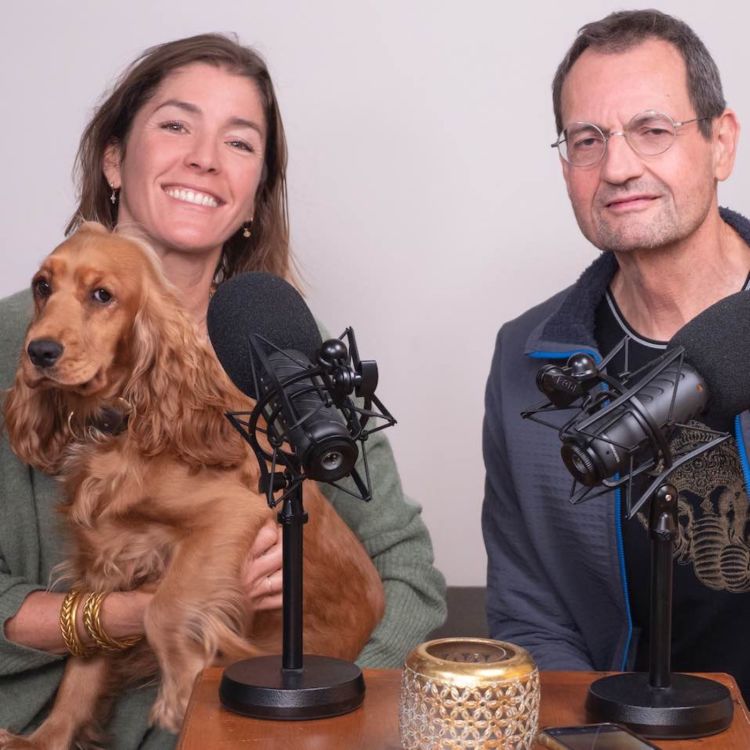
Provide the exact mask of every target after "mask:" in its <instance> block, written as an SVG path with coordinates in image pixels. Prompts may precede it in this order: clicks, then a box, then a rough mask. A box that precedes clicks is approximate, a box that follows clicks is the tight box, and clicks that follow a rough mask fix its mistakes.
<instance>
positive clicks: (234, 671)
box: [219, 328, 396, 720]
mask: <svg viewBox="0 0 750 750" xmlns="http://www.w3.org/2000/svg"><path fill="white" fill-rule="evenodd" d="M344 336H346V337H347V339H348V341H349V350H347V348H346V346H345V345H344V343H343V341H342V340H340V339H330V340H329V341H326V342H325V343H324V344H323V345H322V347H321V350H320V355H319V362H318V366H312V365H310V369H302V370H301V371H300V372H298V373H297V374H296V375H294V376H292V377H290V378H287V379H285V380H284V382H283V383H282V382H280V381H279V380H278V379H277V378H274V377H273V370H272V368H270V367H269V365H268V359H267V357H266V354H265V349H264V346H265V347H267V348H269V349H271V350H275V351H277V352H281V353H282V354H284V352H282V351H281V350H280V349H278V347H276V346H274V345H273V344H272V343H271V342H268V341H267V340H265V339H263V338H262V337H260V336H258V335H253V336H251V337H250V342H249V344H250V349H251V351H252V352H253V353H254V355H255V357H254V358H251V363H253V379H254V392H255V393H256V394H261V396H260V398H259V399H258V401H257V402H256V405H255V408H254V409H253V411H252V412H228V413H227V418H228V419H229V421H230V422H231V423H232V424H233V425H234V427H235V428H236V429H237V431H238V432H239V433H240V435H241V436H242V437H243V438H244V439H245V440H246V441H247V442H248V443H249V444H250V446H251V447H252V449H253V451H254V453H255V455H256V457H257V459H258V466H259V469H260V474H261V480H260V491H261V492H262V493H263V494H265V495H266V499H267V501H268V504H269V506H270V507H276V506H277V503H281V510H280V512H279V513H278V515H277V519H278V521H279V523H280V524H281V525H282V527H283V528H282V549H283V562H282V571H283V576H284V578H283V590H282V600H283V603H282V622H283V624H282V639H283V640H282V653H281V656H278V655H274V656H260V657H256V658H252V659H245V660H242V661H239V662H236V663H234V664H232V665H230V666H229V667H227V668H226V669H225V670H224V674H223V675H222V678H221V683H220V685H219V698H220V700H221V703H222V704H223V705H224V706H225V707H226V708H228V709H230V710H231V711H235V712H236V713H240V714H244V715H246V716H252V717H254V718H258V719H292V720H294V719H321V718H326V717H329V716H339V715H341V714H345V713H348V712H350V711H353V710H354V709H356V708H358V707H359V706H360V705H361V704H362V701H363V700H364V695H365V682H364V678H363V677H362V672H361V670H360V669H359V667H358V666H357V665H356V664H353V663H351V662H348V661H344V660H342V659H335V658H332V657H327V656H318V655H312V654H304V655H303V639H302V633H303V617H302V603H303V598H302V585H303V583H302V567H303V555H302V551H303V528H304V525H305V523H306V522H307V513H306V512H305V509H304V507H303V503H302V485H303V482H304V480H305V478H306V474H305V471H304V467H303V465H302V462H301V460H300V458H299V457H298V456H297V455H296V453H295V451H294V450H293V449H291V447H290V450H283V447H284V445H287V446H290V440H289V433H290V432H291V426H299V424H301V422H303V421H304V417H302V418H300V419H299V421H295V417H294V414H295V412H294V410H293V408H292V407H291V406H290V403H289V401H290V400H291V399H293V398H302V397H304V396H305V394H306V393H308V392H309V391H312V390H316V389H317V386H315V385H313V384H312V380H311V379H312V378H317V377H319V378H321V380H322V381H323V386H322V388H324V389H325V392H326V393H330V398H331V399H332V402H333V403H335V404H336V405H337V406H338V408H340V409H341V411H342V413H343V414H344V415H345V418H346V423H347V425H348V428H349V431H350V434H351V435H352V436H353V437H354V438H355V439H356V440H357V441H359V442H360V443H361V444H362V445H363V447H364V442H365V440H366V439H367V436H368V434H372V433H373V432H376V431H377V430H380V429H384V428H385V427H388V426H391V425H393V424H395V421H396V420H395V419H394V418H393V417H392V416H391V414H390V412H389V411H388V410H387V409H386V408H385V406H384V405H383V404H382V402H381V401H380V400H379V399H378V398H377V396H375V394H374V390H375V387H376V385H377V380H378V374H377V365H376V364H375V362H373V361H371V360H364V361H363V360H360V358H359V352H358V350H357V344H356V339H355V337H354V332H353V331H352V330H351V329H350V328H347V329H346V331H345V332H344ZM285 356H287V357H289V355H285ZM255 359H257V360H258V362H260V363H261V366H262V367H263V368H264V372H265V374H266V376H267V379H268V386H267V387H266V388H265V389H264V388H261V387H260V384H261V383H263V382H265V381H263V380H262V379H261V378H260V377H259V376H258V374H257V373H256V371H255V364H254V363H255ZM300 381H306V382H308V383H309V385H307V386H304V387H303V388H302V389H300V390H299V391H297V392H296V395H295V396H292V395H291V390H290V393H289V394H287V393H286V392H285V390H284V389H285V388H289V387H291V386H293V385H294V384H295V383H298V382H300ZM352 393H356V395H357V396H360V397H362V398H363V399H364V407H356V406H355V405H354V404H353V403H352V402H351V401H350V399H349V396H350V395H351V394H352ZM321 398H322V397H321ZM323 401H324V400H321V402H320V403H321V404H323ZM280 414H281V419H279V415H280ZM370 419H375V420H378V419H379V420H382V421H383V422H384V423H383V424H380V425H379V426H376V427H374V428H372V429H370V430H365V429H364V428H365V425H366V424H367V422H368V420H370ZM260 421H265V423H266V428H265V429H263V428H261V426H260ZM259 432H264V433H265V435H266V440H267V444H268V447H270V449H271V450H270V452H269V451H268V449H267V448H266V447H264V446H263V445H261V443H260V442H259V440H258V436H257V433H259ZM327 450H328V453H327V455H326V457H324V458H323V460H322V463H323V464H324V465H325V464H326V463H328V460H330V462H331V463H332V464H336V463H337V459H338V458H340V456H338V454H337V451H338V450H339V449H338V447H337V445H331V447H330V449H327ZM362 459H363V462H364V467H365V475H366V482H363V480H362V478H361V477H360V476H359V473H358V471H357V470H356V469H355V468H352V469H351V472H350V473H349V474H348V476H350V477H351V479H352V481H353V482H354V485H355V487H356V488H357V491H358V493H359V494H355V493H354V492H351V491H350V490H347V489H346V488H345V487H344V486H342V485H339V484H337V483H336V481H335V480H334V478H333V477H329V478H327V479H325V481H327V482H328V483H329V484H332V485H333V486H334V487H337V488H338V489H340V490H342V491H344V492H346V493H347V494H349V495H352V496H353V497H356V498H359V499H360V500H364V501H368V500H369V499H370V497H371V495H372V488H371V485H370V477H369V469H368V468H367V456H366V454H365V452H364V450H363V451H362ZM268 464H270V468H269V466H268ZM279 464H281V466H282V467H283V468H284V470H283V471H277V468H278V467H279ZM343 476H344V475H341V476H338V477H337V478H342V477H343ZM276 492H281V493H282V496H281V499H280V500H276V499H275V498H274V493H276Z"/></svg>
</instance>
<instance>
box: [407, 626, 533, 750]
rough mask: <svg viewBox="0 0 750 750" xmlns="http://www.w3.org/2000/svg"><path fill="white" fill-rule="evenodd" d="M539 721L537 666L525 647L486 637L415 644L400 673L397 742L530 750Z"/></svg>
mask: <svg viewBox="0 0 750 750" xmlns="http://www.w3.org/2000/svg"><path fill="white" fill-rule="evenodd" d="M538 722H539V670H538V669H537V668H536V665H535V664H534V661H533V659H532V658H531V656H530V655H529V653H528V652H527V651H526V650H525V649H522V648H520V647H519V646H515V645H514V644H512V643H505V642H503V641H494V640H490V639H488V638H441V639H439V640H435V641H428V642H426V643H422V644H420V645H419V646H417V647H416V648H415V649H414V650H413V651H412V652H411V653H410V654H409V656H408V657H407V659H406V663H405V665H404V670H403V674H402V679H401V700H400V703H399V729H400V734H401V745H402V747H403V748H404V750H469V749H470V750H530V748H532V747H533V745H534V739H535V737H536V732H537V725H538Z"/></svg>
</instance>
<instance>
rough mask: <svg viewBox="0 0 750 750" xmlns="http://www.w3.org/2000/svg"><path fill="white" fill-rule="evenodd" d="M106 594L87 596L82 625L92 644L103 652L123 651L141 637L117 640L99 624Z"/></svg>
mask: <svg viewBox="0 0 750 750" xmlns="http://www.w3.org/2000/svg"><path fill="white" fill-rule="evenodd" d="M107 594H108V592H107V593H105V592H101V591H99V592H95V593H93V594H89V596H88V599H86V603H85V604H84V605H83V625H84V627H85V628H86V632H87V633H88V634H89V635H90V636H91V639H92V640H93V641H94V643H96V645H97V646H99V648H100V649H102V650H103V651H124V650H125V649H127V648H130V647H131V646H134V645H135V644H136V643H138V641H140V640H141V638H142V637H143V636H140V635H136V636H131V637H130V638H123V639H122V640H117V639H115V638H112V636H110V635H109V634H108V633H107V631H106V630H105V629H104V627H103V626H102V622H101V613H102V603H103V602H104V600H105V598H106V597H107Z"/></svg>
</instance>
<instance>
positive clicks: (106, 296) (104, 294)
mask: <svg viewBox="0 0 750 750" xmlns="http://www.w3.org/2000/svg"><path fill="white" fill-rule="evenodd" d="M91 297H92V298H93V299H94V300H95V301H96V302H98V303H99V304H100V305H106V304H107V303H108V302H111V301H112V295H111V294H110V293H109V292H108V291H107V290H106V289H104V288H103V287H102V288H100V289H95V290H94V291H93V292H91Z"/></svg>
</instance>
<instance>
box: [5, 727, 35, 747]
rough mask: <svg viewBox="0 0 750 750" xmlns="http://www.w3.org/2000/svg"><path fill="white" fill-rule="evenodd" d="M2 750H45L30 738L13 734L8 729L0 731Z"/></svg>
mask: <svg viewBox="0 0 750 750" xmlns="http://www.w3.org/2000/svg"><path fill="white" fill-rule="evenodd" d="M0 750H45V748H43V747H41V746H39V745H38V744H36V743H35V742H33V741H32V740H30V739H29V738H28V737H21V736H19V735H17V734H11V733H10V732H8V731H7V730H6V729H0Z"/></svg>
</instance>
